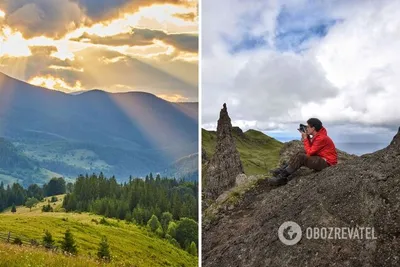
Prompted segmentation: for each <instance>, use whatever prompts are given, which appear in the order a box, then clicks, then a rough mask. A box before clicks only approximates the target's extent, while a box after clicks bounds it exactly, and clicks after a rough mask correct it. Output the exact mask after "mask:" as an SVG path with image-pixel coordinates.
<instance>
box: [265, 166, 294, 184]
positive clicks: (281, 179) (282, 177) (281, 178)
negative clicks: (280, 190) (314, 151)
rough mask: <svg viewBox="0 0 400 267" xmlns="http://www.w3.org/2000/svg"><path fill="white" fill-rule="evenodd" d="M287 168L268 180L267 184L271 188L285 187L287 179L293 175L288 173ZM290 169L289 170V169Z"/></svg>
mask: <svg viewBox="0 0 400 267" xmlns="http://www.w3.org/2000/svg"><path fill="white" fill-rule="evenodd" d="M288 168H289V167H286V168H285V169H283V170H282V171H281V172H280V173H279V174H278V175H276V176H274V177H272V178H270V179H269V184H270V185H272V186H280V185H285V184H287V182H288V181H289V180H288V177H289V176H290V174H292V173H293V171H292V172H289V171H288ZM289 169H290V168H289ZM290 170H291V169H290Z"/></svg>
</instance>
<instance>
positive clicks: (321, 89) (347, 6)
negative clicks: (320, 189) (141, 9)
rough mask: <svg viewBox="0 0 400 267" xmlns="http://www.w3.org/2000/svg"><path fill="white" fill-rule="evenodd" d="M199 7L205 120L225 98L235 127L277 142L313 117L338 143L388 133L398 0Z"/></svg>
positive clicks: (385, 138) (395, 78)
mask: <svg viewBox="0 0 400 267" xmlns="http://www.w3.org/2000/svg"><path fill="white" fill-rule="evenodd" d="M221 10H225V11H226V12H221ZM201 15H202V19H201V21H202V25H201V47H202V52H201V53H202V61H201V71H202V77H201V79H202V81H201V82H202V93H201V94H202V96H201V100H202V103H201V107H202V127H203V128H205V129H209V130H215V128H216V124H217V120H218V116H219V111H220V109H221V108H222V105H223V103H226V104H227V108H228V112H229V115H230V117H231V120H232V124H233V125H236V126H239V127H241V128H242V129H243V130H246V129H250V128H251V129H257V130H260V131H263V132H264V133H267V134H268V135H271V136H273V137H275V138H277V139H279V140H282V141H288V140H293V139H299V138H300V135H299V133H298V131H297V130H296V129H297V128H298V124H299V123H305V122H306V121H307V119H308V118H311V117H317V118H319V119H320V120H321V121H322V123H323V125H324V126H325V127H326V129H327V131H328V135H329V136H330V137H332V139H333V140H334V142H336V143H354V142H355V143H366V144H367V143H370V144H372V143H381V144H383V146H386V145H387V144H388V143H389V142H390V141H391V140H392V138H393V136H394V135H395V133H396V132H397V129H398V128H399V126H400V115H399V114H400V105H399V99H400V90H399V88H400V53H398V50H399V47H400V1H386V0H382V1H361V0H353V1H347V0H346V1H345V0H333V1H311V0H310V1H306V0H286V1H279V0H276V1H258V0H249V1H239V0H229V1H228V0H220V1H212V0H203V1H202V14H201ZM381 147H382V146H381ZM374 149H376V148H374Z"/></svg>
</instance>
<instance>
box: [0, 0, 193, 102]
mask: <svg viewBox="0 0 400 267" xmlns="http://www.w3.org/2000/svg"><path fill="white" fill-rule="evenodd" d="M197 4H198V3H197V1H194V0H115V1H109V0H29V1H28V0H0V71H1V72H4V73H5V74H7V75H10V76H12V77H14V78H17V79H20V80H23V81H25V82H28V83H30V84H33V85H39V86H43V87H46V88H49V89H54V90H60V91H63V92H66V93H75V92H80V91H86V90H92V89H101V90H105V91H109V92H128V91H144V92H149V93H152V94H155V95H157V96H159V97H161V98H164V99H166V100H168V101H190V102H191V101H198V46H199V45H198V39H199V37H198V7H197Z"/></svg>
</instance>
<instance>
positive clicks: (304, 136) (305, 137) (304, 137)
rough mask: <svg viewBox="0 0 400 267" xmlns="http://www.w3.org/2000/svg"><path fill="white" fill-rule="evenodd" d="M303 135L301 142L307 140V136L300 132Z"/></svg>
mask: <svg viewBox="0 0 400 267" xmlns="http://www.w3.org/2000/svg"><path fill="white" fill-rule="evenodd" d="M299 132H300V133H301V141H304V140H305V139H307V137H308V136H307V134H306V133H303V132H302V131H299Z"/></svg>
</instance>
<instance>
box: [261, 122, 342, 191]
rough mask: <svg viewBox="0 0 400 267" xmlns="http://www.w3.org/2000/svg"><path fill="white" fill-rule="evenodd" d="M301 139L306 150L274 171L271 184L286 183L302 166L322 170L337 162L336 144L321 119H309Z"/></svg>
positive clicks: (270, 180)
mask: <svg viewBox="0 0 400 267" xmlns="http://www.w3.org/2000/svg"><path fill="white" fill-rule="evenodd" d="M311 136H312V137H311ZM301 141H302V142H303V145H304V151H301V152H299V153H297V154H295V155H294V156H293V157H292V158H291V159H290V160H289V164H288V165H286V166H283V167H281V168H278V169H276V170H274V171H272V173H273V174H274V177H272V178H271V179H269V182H270V184H271V185H284V184H286V183H287V182H288V177H289V175H291V174H292V173H294V172H295V171H296V170H298V169H299V168H300V167H301V166H306V167H308V168H310V169H313V170H316V171H321V170H323V169H325V168H326V167H329V166H333V165H336V164H337V153H336V148H335V144H334V143H333V141H332V139H331V138H330V137H329V136H328V133H327V131H326V129H325V128H324V127H323V126H322V123H321V121H320V120H319V119H316V118H311V119H309V120H308V121H307V130H306V132H305V133H303V132H301Z"/></svg>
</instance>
